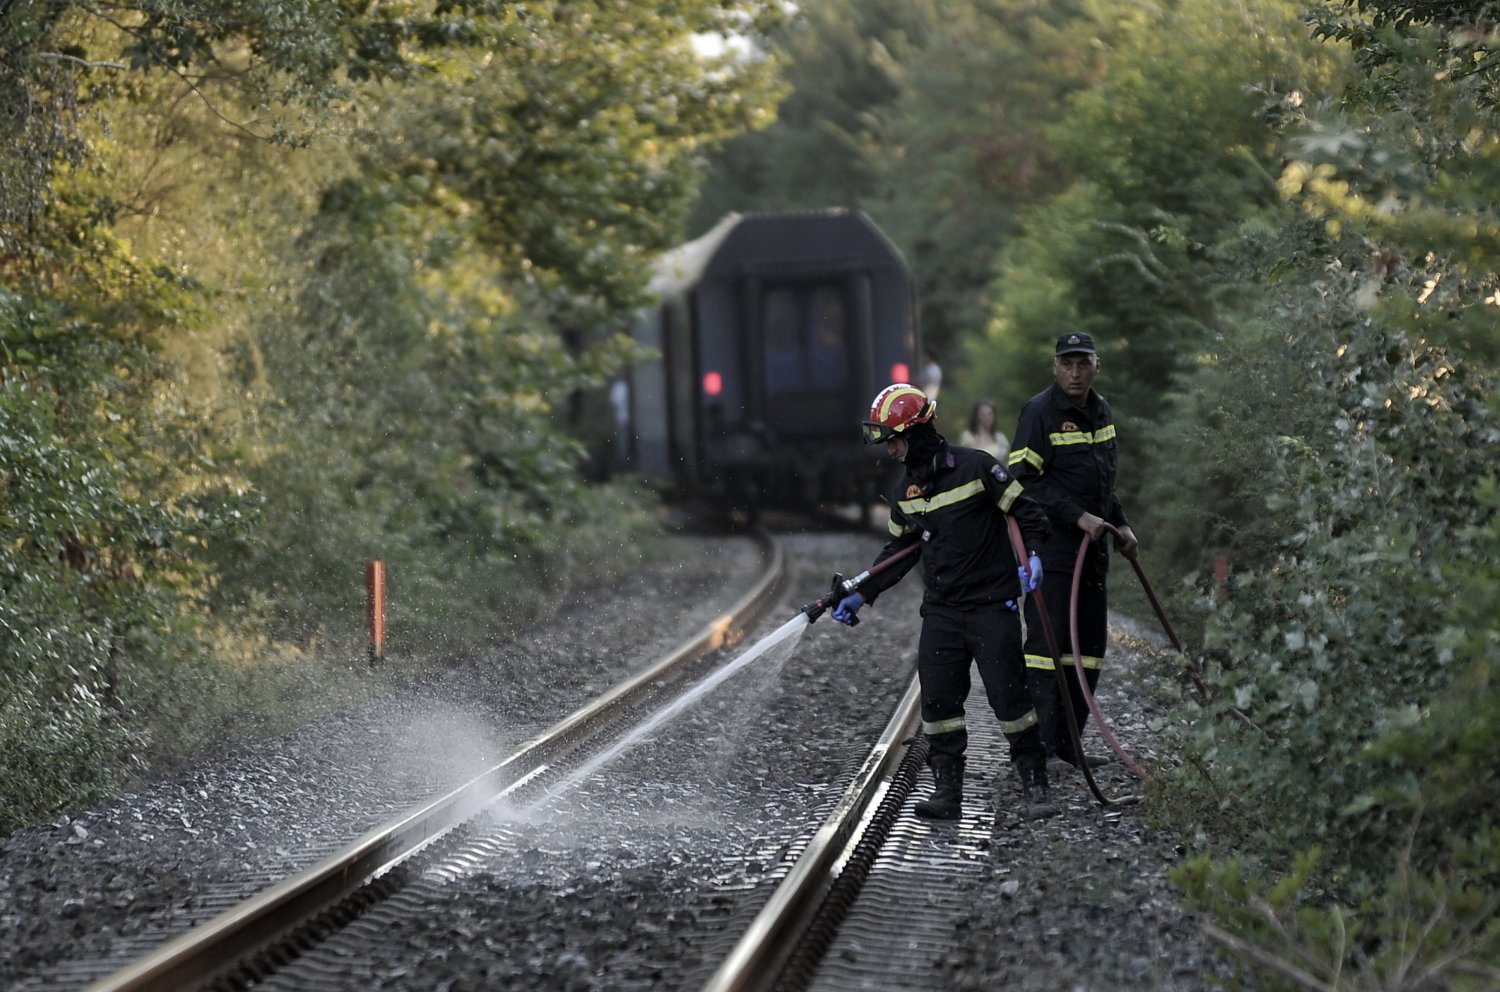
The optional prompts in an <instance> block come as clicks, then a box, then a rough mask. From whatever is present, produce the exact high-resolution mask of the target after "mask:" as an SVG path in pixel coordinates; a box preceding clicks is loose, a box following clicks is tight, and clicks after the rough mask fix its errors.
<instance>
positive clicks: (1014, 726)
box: [1000, 710, 1036, 734]
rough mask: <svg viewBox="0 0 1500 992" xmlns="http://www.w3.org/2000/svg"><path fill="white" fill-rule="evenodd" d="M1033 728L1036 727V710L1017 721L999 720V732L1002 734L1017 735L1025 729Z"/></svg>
mask: <svg viewBox="0 0 1500 992" xmlns="http://www.w3.org/2000/svg"><path fill="white" fill-rule="evenodd" d="M1035 726H1036V710H1031V711H1029V712H1028V713H1027V714H1026V715H1025V716H1023V717H1021V718H1020V719H1019V720H1001V721H1000V730H1001V732H1002V733H1006V734H1019V733H1020V732H1021V731H1023V730H1025V729H1026V728H1027V727H1035Z"/></svg>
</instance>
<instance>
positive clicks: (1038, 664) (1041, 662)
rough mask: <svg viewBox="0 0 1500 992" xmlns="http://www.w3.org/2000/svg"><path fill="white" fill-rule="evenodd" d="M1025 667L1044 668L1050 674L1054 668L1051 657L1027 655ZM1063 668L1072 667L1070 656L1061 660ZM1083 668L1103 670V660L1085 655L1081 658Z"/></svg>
mask: <svg viewBox="0 0 1500 992" xmlns="http://www.w3.org/2000/svg"><path fill="white" fill-rule="evenodd" d="M1026 667H1027V668H1045V669H1046V670H1047V671H1049V672H1050V671H1052V669H1053V667H1054V666H1053V664H1052V656H1051V655H1044V654H1028V655H1027V656H1026ZM1063 667H1065V668H1072V667H1073V658H1072V657H1071V656H1069V657H1067V658H1064V659H1063ZM1083 667H1084V668H1093V669H1096V670H1097V669H1100V668H1103V667H1104V659H1103V658H1095V657H1093V656H1092V655H1087V654H1086V655H1084V656H1083Z"/></svg>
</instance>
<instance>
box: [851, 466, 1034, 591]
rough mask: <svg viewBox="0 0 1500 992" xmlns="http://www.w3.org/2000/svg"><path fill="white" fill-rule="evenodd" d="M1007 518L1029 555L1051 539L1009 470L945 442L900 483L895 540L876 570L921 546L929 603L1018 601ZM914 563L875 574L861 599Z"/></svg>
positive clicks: (890, 582) (893, 526)
mask: <svg viewBox="0 0 1500 992" xmlns="http://www.w3.org/2000/svg"><path fill="white" fill-rule="evenodd" d="M1006 514H1010V515H1011V516H1014V517H1015V518H1016V522H1017V523H1018V524H1020V527H1021V536H1022V538H1023V539H1024V540H1025V542H1026V547H1027V550H1028V551H1030V550H1034V549H1036V548H1040V547H1041V545H1042V543H1043V542H1045V541H1046V539H1047V534H1048V527H1047V515H1046V514H1045V513H1044V512H1043V511H1042V508H1041V506H1039V505H1038V504H1037V503H1036V502H1034V501H1033V500H1031V499H1030V498H1029V497H1028V496H1027V495H1026V494H1025V493H1023V492H1022V491H1021V486H1020V485H1019V484H1018V483H1017V482H1016V480H1014V479H1012V478H1011V477H1010V473H1009V472H1007V471H1006V469H1005V466H1003V465H1001V464H1000V463H999V462H997V461H996V460H995V458H994V456H992V455H991V454H990V453H989V452H987V451H979V450H976V449H974V448H958V447H950V446H949V445H948V444H947V442H943V444H942V447H941V449H940V450H939V451H938V453H937V454H936V455H935V456H934V457H933V459H932V464H931V465H930V466H922V468H921V469H920V470H918V471H915V472H914V471H912V470H911V469H910V468H908V469H907V471H906V473H905V474H904V475H903V476H902V477H901V482H900V483H899V484H898V485H897V488H896V501H895V506H894V508H893V510H892V512H891V522H890V533H891V539H890V540H889V541H888V542H886V545H885V547H884V548H883V549H881V552H880V554H879V555H877V556H876V558H875V562H874V564H876V565H878V564H880V563H881V562H882V561H884V560H885V559H887V558H889V557H890V556H891V555H893V554H895V553H896V552H898V551H900V550H901V549H902V548H905V547H906V546H908V545H910V544H912V543H913V542H915V541H922V542H924V543H923V545H922V553H921V555H920V557H921V559H922V574H923V581H924V583H925V585H926V591H925V593H924V595H923V601H924V602H925V603H929V604H932V605H937V606H959V607H972V606H979V605H983V604H987V603H1003V602H1005V601H1006V600H1014V599H1016V598H1017V597H1019V596H1020V594H1021V582H1020V579H1019V577H1018V576H1017V575H1016V568H1017V563H1016V556H1015V553H1014V551H1013V550H1012V548H1011V542H1010V534H1009V527H1008V525H1007V524H1006V520H1005V515H1006ZM915 564H916V556H914V557H912V558H908V559H906V560H905V561H904V562H902V563H901V564H899V565H897V566H896V567H894V568H892V569H891V570H890V571H887V572H881V573H878V574H876V575H874V576H872V577H871V578H870V579H869V580H868V581H867V582H866V583H865V584H864V585H863V586H861V587H860V593H861V595H863V596H864V598H865V601H866V602H869V603H873V602H874V601H875V597H876V596H878V595H879V594H880V593H881V592H882V591H884V590H886V589H889V588H890V587H891V586H893V585H895V584H896V583H897V582H899V581H900V580H901V577H902V576H904V575H905V574H906V573H907V572H909V571H911V569H912V566H914V565H915Z"/></svg>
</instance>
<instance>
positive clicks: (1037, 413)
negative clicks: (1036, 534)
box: [1010, 382, 1129, 571]
mask: <svg viewBox="0 0 1500 992" xmlns="http://www.w3.org/2000/svg"><path fill="white" fill-rule="evenodd" d="M1117 459H1118V451H1117V444H1116V442H1115V421H1114V417H1113V415H1112V414H1111V413H1110V409H1109V401H1108V400H1106V399H1105V398H1104V397H1103V396H1100V395H1099V394H1098V393H1097V392H1096V391H1094V390H1092V389H1091V390H1089V395H1088V398H1087V399H1086V400H1085V401H1084V405H1083V406H1081V407H1080V406H1078V405H1077V404H1075V403H1074V402H1073V401H1072V400H1070V399H1068V395H1067V393H1064V392H1063V391H1062V387H1061V386H1059V385H1058V384H1057V383H1055V382H1054V383H1053V384H1052V386H1051V387H1050V388H1048V389H1044V390H1042V391H1041V392H1040V393H1038V394H1036V395H1035V396H1033V397H1032V398H1031V399H1030V400H1028V401H1027V402H1026V405H1025V406H1024V407H1022V408H1021V419H1020V423H1019V424H1018V425H1017V426H1016V435H1015V438H1014V439H1013V440H1012V441H1011V449H1010V471H1011V472H1012V473H1013V474H1014V475H1015V477H1016V479H1017V481H1019V482H1020V483H1021V485H1023V486H1024V487H1025V488H1026V492H1027V493H1028V494H1030V495H1031V496H1033V497H1035V499H1036V500H1037V502H1039V503H1041V505H1042V506H1043V507H1045V508H1046V511H1047V516H1048V517H1049V518H1050V520H1051V523H1052V535H1053V537H1052V541H1051V542H1050V545H1049V547H1048V548H1046V549H1045V551H1044V553H1043V556H1042V563H1043V566H1044V567H1045V568H1047V569H1052V568H1056V567H1062V568H1066V569H1067V570H1069V571H1071V570H1072V568H1073V556H1074V555H1076V554H1077V553H1078V545H1079V542H1081V541H1082V540H1083V531H1082V530H1080V529H1079V527H1078V518H1079V517H1081V516H1083V513H1084V511H1088V512H1089V513H1092V514H1094V515H1095V516H1097V517H1102V518H1103V519H1104V520H1106V521H1108V522H1109V523H1111V524H1114V525H1115V526H1116V527H1124V526H1126V525H1127V524H1128V523H1129V521H1127V520H1126V519H1125V507H1123V506H1121V505H1120V500H1119V497H1118V496H1116V495H1115V473H1116V468H1117ZM1091 550H1092V551H1093V552H1094V554H1093V558H1094V559H1095V565H1096V567H1100V568H1104V567H1107V566H1108V561H1109V552H1108V548H1107V546H1106V542H1104V541H1098V542H1095V544H1094V546H1093V548H1092V549H1091Z"/></svg>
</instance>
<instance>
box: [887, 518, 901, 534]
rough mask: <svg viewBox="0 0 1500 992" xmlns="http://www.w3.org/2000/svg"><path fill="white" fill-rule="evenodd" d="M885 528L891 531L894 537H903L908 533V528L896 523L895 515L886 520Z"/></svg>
mask: <svg viewBox="0 0 1500 992" xmlns="http://www.w3.org/2000/svg"><path fill="white" fill-rule="evenodd" d="M885 529H886V530H887V531H889V532H890V535H891V536H892V537H902V536H904V535H905V534H906V528H905V527H903V526H901V525H900V524H898V523H896V520H895V518H894V517H893V518H892V519H890V520H887V521H886V522H885Z"/></svg>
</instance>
